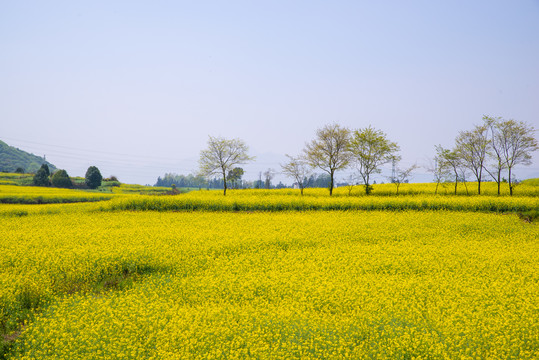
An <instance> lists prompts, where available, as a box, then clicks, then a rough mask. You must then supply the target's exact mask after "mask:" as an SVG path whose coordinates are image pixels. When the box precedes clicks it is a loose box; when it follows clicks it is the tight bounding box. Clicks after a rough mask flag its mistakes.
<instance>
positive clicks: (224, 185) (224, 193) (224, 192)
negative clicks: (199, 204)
mask: <svg viewBox="0 0 539 360" xmlns="http://www.w3.org/2000/svg"><path fill="white" fill-rule="evenodd" d="M223 188H224V191H223V195H224V196H226V174H225V172H224V171H223Z"/></svg>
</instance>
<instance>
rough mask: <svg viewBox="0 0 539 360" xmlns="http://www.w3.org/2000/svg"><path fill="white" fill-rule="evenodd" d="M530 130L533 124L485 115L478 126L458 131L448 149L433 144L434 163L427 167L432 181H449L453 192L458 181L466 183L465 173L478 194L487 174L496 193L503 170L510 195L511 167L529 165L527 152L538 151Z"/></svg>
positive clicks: (511, 193) (532, 128) (512, 180)
mask: <svg viewBox="0 0 539 360" xmlns="http://www.w3.org/2000/svg"><path fill="white" fill-rule="evenodd" d="M534 132H535V129H534V127H533V126H531V125H529V124H527V123H525V122H523V121H515V120H504V119H503V118H501V117H496V118H495V117H491V116H486V115H485V116H483V123H482V124H481V125H475V126H474V128H473V129H472V130H466V131H461V132H459V134H458V136H457V138H456V139H455V145H454V147H453V148H452V149H446V148H443V147H442V146H441V145H437V146H435V150H436V156H435V162H436V165H435V167H434V169H431V171H433V173H434V177H435V181H436V182H437V183H438V184H439V183H440V182H441V181H444V180H445V181H453V182H454V183H455V194H456V193H457V185H458V182H459V181H460V182H462V183H464V184H466V177H467V174H472V175H473V177H475V179H476V181H477V193H478V194H481V182H482V181H484V180H485V176H490V177H491V178H492V180H493V181H495V182H496V183H497V185H498V195H500V189H501V184H502V182H503V181H504V179H503V178H502V174H503V173H504V172H505V171H506V172H507V176H508V177H507V183H508V185H509V194H510V195H513V190H514V187H515V178H514V174H513V170H514V167H515V166H516V165H530V164H531V158H532V156H531V154H532V153H533V152H534V151H537V150H539V144H538V143H537V140H536V139H535V137H534V135H533V134H534ZM466 191H467V189H466Z"/></svg>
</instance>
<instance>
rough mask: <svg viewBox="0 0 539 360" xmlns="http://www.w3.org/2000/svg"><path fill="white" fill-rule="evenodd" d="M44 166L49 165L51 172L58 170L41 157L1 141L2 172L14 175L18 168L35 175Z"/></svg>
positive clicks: (0, 158) (0, 169) (0, 161)
mask: <svg viewBox="0 0 539 360" xmlns="http://www.w3.org/2000/svg"><path fill="white" fill-rule="evenodd" d="M43 164H47V165H48V166H49V169H50V170H51V171H54V170H56V166H54V165H53V164H51V163H50V162H48V161H46V160H45V159H44V158H42V157H41V156H37V155H34V154H31V153H28V152H26V151H23V150H20V149H17V148H16V147H13V146H9V145H8V144H6V143H5V142H3V141H2V140H0V172H11V173H12V172H15V171H16V170H17V169H18V168H22V169H23V170H24V172H25V173H33V172H36V171H37V170H38V169H39V168H40V167H41V165H43Z"/></svg>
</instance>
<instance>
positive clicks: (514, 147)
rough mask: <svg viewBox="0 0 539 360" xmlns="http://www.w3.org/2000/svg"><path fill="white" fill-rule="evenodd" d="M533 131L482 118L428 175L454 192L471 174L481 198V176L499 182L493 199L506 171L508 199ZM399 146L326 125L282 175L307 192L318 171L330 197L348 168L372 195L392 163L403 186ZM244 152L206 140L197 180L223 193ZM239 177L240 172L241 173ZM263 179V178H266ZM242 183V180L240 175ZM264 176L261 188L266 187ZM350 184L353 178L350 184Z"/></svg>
mask: <svg viewBox="0 0 539 360" xmlns="http://www.w3.org/2000/svg"><path fill="white" fill-rule="evenodd" d="M534 132H535V129H534V128H533V127H532V126H530V125H528V124H526V123H524V122H517V121H514V120H503V119H502V118H492V117H488V116H485V117H484V118H483V124H482V125H480V126H475V128H474V129H473V130H471V131H461V132H460V133H459V135H458V137H457V138H456V140H455V147H454V148H453V149H445V148H443V147H442V146H440V145H438V146H436V147H435V149H436V157H435V161H436V165H435V166H434V168H433V169H431V171H432V172H433V173H434V175H435V181H436V182H437V184H439V183H440V182H441V181H446V180H447V178H448V177H454V181H455V193H456V188H457V183H458V181H465V180H466V175H467V174H469V173H470V172H471V173H473V175H474V176H475V178H476V180H477V183H478V193H479V194H480V193H481V181H482V180H483V178H484V176H485V173H487V174H489V175H490V176H491V177H492V178H493V179H494V180H495V181H496V182H497V183H498V194H499V193H500V183H501V182H502V178H501V175H502V172H503V171H504V170H507V171H508V181H509V189H510V194H511V195H512V194H513V178H512V170H513V169H514V167H515V166H516V165H529V164H530V161H531V153H532V152H533V151H536V150H538V149H539V146H538V144H537V140H536V139H535V138H534V135H533V134H534ZM399 151H400V147H399V146H398V144H397V143H396V142H393V141H391V140H389V139H388V137H387V135H386V134H385V133H384V132H383V131H381V130H378V129H375V128H373V127H372V126H369V127H366V128H361V129H357V130H350V129H348V128H346V127H342V126H340V125H338V124H331V125H326V126H324V127H323V128H321V129H318V130H317V131H316V137H315V138H314V139H313V140H312V141H310V142H308V143H307V144H306V145H305V147H304V149H303V150H302V152H301V153H300V154H299V155H297V156H290V155H286V156H287V158H288V161H287V162H286V163H285V164H282V165H281V167H282V172H283V173H284V174H285V175H287V176H289V177H291V178H293V179H294V181H295V182H296V183H297V184H298V186H299V188H300V189H301V194H303V189H304V188H305V187H306V185H307V183H306V181H307V179H309V178H310V176H311V175H312V172H313V170H314V169H320V170H322V171H324V172H325V173H327V175H328V176H329V186H328V188H329V194H330V196H331V195H332V194H333V188H334V184H335V180H334V179H335V173H336V172H337V171H340V170H343V169H346V168H353V169H355V170H357V174H358V175H359V177H358V178H360V179H361V182H362V183H363V184H364V185H365V193H366V194H367V195H369V194H370V193H371V191H372V185H371V180H372V176H373V175H374V174H377V173H380V172H381V166H382V165H384V164H387V163H390V162H392V163H393V173H392V176H391V178H389V180H390V181H391V182H393V183H395V184H396V185H397V193H398V189H399V185H400V184H401V183H403V182H406V181H407V179H408V177H409V176H410V175H411V173H412V171H413V170H415V169H416V168H417V165H412V166H411V167H408V168H400V167H399V166H398V165H397V164H398V162H399V161H400V160H401V157H400V155H399V154H398V152H399ZM247 152H248V147H247V145H246V144H245V143H244V142H243V141H242V140H240V139H231V140H229V139H225V138H221V137H212V136H210V137H209V140H208V147H207V149H205V150H202V151H201V153H200V159H199V166H200V173H199V176H202V177H206V178H211V177H215V176H219V177H221V178H222V183H223V189H224V191H223V194H224V195H226V190H227V188H228V184H229V183H230V182H232V183H233V179H234V176H233V174H234V171H237V170H241V168H238V167H237V165H240V164H245V163H247V162H249V161H252V160H254V157H251V156H249V155H248V154H247ZM241 171H242V172H241V175H243V170H241ZM265 176H266V174H265ZM240 178H241V176H240ZM268 179H269V180H271V176H269V175H267V176H266V187H268V186H267V185H268V184H267V183H268ZM349 183H350V184H353V179H350V182H349Z"/></svg>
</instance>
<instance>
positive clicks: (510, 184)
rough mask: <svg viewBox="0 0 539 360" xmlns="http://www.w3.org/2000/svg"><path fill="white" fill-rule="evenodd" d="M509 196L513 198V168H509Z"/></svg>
mask: <svg viewBox="0 0 539 360" xmlns="http://www.w3.org/2000/svg"><path fill="white" fill-rule="evenodd" d="M508 181H509V195H511V196H513V183H512V182H511V168H509V180H508Z"/></svg>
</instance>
